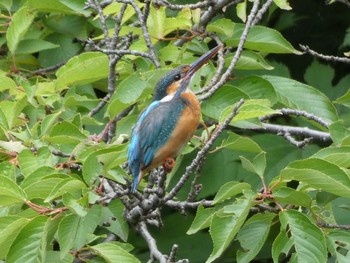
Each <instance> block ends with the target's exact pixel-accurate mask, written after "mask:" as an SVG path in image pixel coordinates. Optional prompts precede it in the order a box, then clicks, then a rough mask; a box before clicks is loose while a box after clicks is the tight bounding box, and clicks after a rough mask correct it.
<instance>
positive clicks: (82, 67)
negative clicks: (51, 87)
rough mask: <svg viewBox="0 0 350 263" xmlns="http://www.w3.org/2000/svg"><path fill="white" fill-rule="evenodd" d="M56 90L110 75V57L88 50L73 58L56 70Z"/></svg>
mask: <svg viewBox="0 0 350 263" xmlns="http://www.w3.org/2000/svg"><path fill="white" fill-rule="evenodd" d="M56 76H57V79H56V82H55V85H56V90H57V91H60V90H63V89H67V88H68V86H71V85H83V84H87V83H91V82H94V81H97V80H100V79H104V78H107V76H108V57H107V55H105V54H103V53H99V52H86V53H83V54H80V55H78V56H75V57H73V58H71V59H70V60H69V61H68V62H67V63H66V64H65V65H64V66H63V67H61V68H60V69H59V70H58V71H57V72H56Z"/></svg>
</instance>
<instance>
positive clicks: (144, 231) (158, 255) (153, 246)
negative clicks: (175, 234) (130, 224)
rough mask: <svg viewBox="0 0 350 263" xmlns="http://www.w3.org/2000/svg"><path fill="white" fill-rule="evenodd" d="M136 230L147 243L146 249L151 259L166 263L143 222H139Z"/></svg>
mask: <svg viewBox="0 0 350 263" xmlns="http://www.w3.org/2000/svg"><path fill="white" fill-rule="evenodd" d="M137 229H138V231H139V233H140V234H141V236H142V237H143V239H144V240H145V241H146V242H147V245H148V248H149V250H150V253H151V258H155V259H157V260H159V262H160V263H167V260H166V258H165V256H164V255H163V254H162V253H161V252H160V251H159V249H158V247H157V243H156V240H155V239H154V238H153V237H152V235H151V234H150V232H149V231H148V228H147V225H146V223H145V222H143V221H142V222H140V223H139V225H138V228H137ZM152 262H153V261H152Z"/></svg>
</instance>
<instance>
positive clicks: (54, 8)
mask: <svg viewBox="0 0 350 263" xmlns="http://www.w3.org/2000/svg"><path fill="white" fill-rule="evenodd" d="M70 2H71V5H70V4H69V2H67V1H64V0H40V1H37V0H28V4H29V6H30V7H31V8H32V9H35V10H37V11H40V12H48V13H60V14H83V15H86V16H87V15H89V13H90V11H87V10H84V8H83V5H82V2H80V8H78V9H77V8H74V7H75V5H76V4H77V3H78V4H79V1H78V2H77V1H70ZM74 2H77V3H74Z"/></svg>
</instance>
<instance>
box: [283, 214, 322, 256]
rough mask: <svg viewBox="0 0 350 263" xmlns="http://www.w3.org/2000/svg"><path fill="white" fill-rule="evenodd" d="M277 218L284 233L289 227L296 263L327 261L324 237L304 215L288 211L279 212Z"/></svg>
mask: <svg viewBox="0 0 350 263" xmlns="http://www.w3.org/2000/svg"><path fill="white" fill-rule="evenodd" d="M279 217H280V221H281V228H282V229H283V230H284V231H286V229H287V225H288V227H289V230H290V234H291V237H290V238H291V239H292V240H293V243H294V248H295V251H296V252H295V253H296V257H297V259H298V262H326V261H327V249H326V242H325V237H324V235H323V233H322V231H321V230H320V229H319V228H318V227H317V226H316V225H314V224H313V223H312V222H311V221H310V219H309V218H308V217H307V216H306V215H304V214H302V213H300V212H298V211H296V210H288V211H282V212H280V214H279Z"/></svg>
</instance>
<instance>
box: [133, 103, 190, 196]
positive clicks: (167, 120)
mask: <svg viewBox="0 0 350 263" xmlns="http://www.w3.org/2000/svg"><path fill="white" fill-rule="evenodd" d="M184 107H185V104H184V102H183V101H182V100H181V99H180V98H178V99H177V98H175V99H172V100H170V101H167V102H160V101H155V102H153V103H152V104H151V105H150V106H149V107H148V108H147V109H146V110H145V111H144V112H143V113H142V114H141V115H140V117H139V119H138V120H137V122H136V125H135V127H134V129H133V131H132V134H131V140H130V146H129V150H128V164H129V169H130V171H131V173H132V176H133V186H132V191H133V192H134V191H135V189H136V187H137V184H138V182H139V180H140V170H143V169H145V168H147V167H148V166H149V165H150V164H151V162H152V159H153V157H154V155H155V153H156V151H157V150H158V149H159V148H160V147H161V146H162V145H164V144H165V143H166V141H167V140H168V138H169V136H170V134H171V133H172V131H173V130H174V128H175V126H176V123H177V120H178V118H179V116H180V115H181V112H182V110H183V109H184Z"/></svg>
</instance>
